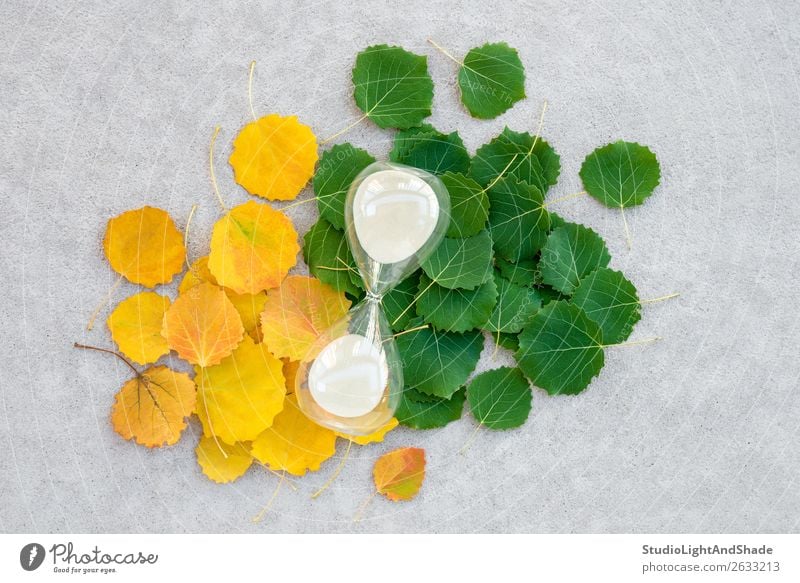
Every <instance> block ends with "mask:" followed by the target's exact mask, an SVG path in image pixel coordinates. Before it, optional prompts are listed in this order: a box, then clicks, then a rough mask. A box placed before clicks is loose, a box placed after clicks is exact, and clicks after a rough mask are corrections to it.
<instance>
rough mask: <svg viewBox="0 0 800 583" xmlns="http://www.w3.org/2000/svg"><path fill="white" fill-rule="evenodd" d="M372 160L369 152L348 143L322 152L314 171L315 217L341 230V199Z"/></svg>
mask: <svg viewBox="0 0 800 583" xmlns="http://www.w3.org/2000/svg"><path fill="white" fill-rule="evenodd" d="M374 161H375V158H373V157H372V156H371V155H370V153H369V152H367V151H366V150H362V149H360V148H356V147H353V146H352V145H351V144H337V145H335V146H334V147H333V148H331V149H330V150H328V151H327V152H324V153H323V154H322V157H321V158H320V160H319V166H318V167H317V172H316V174H314V192H315V193H316V195H317V208H319V216H321V217H322V218H323V219H325V220H327V221H328V222H329V223H330V224H331V225H333V226H334V227H336V228H337V229H340V230H341V229H344V201H345V198H347V189H348V188H350V184H351V183H352V182H353V179H354V178H355V177H356V176H357V175H358V173H359V172H361V171H362V170H363V169H364V168H366V167H367V166H369V165H370V164H372V163H373V162H374Z"/></svg>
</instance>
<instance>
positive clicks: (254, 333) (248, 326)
mask: <svg viewBox="0 0 800 583" xmlns="http://www.w3.org/2000/svg"><path fill="white" fill-rule="evenodd" d="M204 281H207V282H208V283H213V284H214V285H219V283H217V278H216V277H214V274H212V273H211V271H210V270H209V269H208V256H207V255H206V256H203V257H200V258H199V259H196V260H195V261H194V262H193V263H192V266H191V267H190V268H189V271H187V272H186V275H184V276H183V279H182V280H181V284H180V285H179V286H178V293H181V294H182V293H184V292H185V291H186V290H189V289H191V288H193V287H194V286H196V285H197V284H199V283H203V282H204ZM223 289H224V288H223ZM225 293H226V294H227V295H228V298H229V299H230V300H231V303H232V304H233V307H234V308H236V311H237V312H239V316H241V317H242V325H243V326H244V330H245V332H247V333H248V334H249V335H250V337H251V338H252V339H253V340H255V341H256V342H261V330H260V328H259V318H260V317H261V311H262V310H263V309H264V302H266V301H267V294H266V292H263V291H262V292H258V293H257V294H237V293H236V292H234V291H231V290H229V289H225Z"/></svg>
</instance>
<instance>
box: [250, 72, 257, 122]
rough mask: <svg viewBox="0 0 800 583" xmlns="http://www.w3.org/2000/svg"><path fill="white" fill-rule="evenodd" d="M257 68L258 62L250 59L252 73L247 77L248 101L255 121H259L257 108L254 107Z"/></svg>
mask: <svg viewBox="0 0 800 583" xmlns="http://www.w3.org/2000/svg"><path fill="white" fill-rule="evenodd" d="M255 70H256V62H255V61H250V75H249V76H248V79H247V101H248V102H249V103H250V115H252V116H253V121H258V118H257V117H256V110H255V109H253V72H254V71H255Z"/></svg>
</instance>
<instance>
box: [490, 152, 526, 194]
mask: <svg viewBox="0 0 800 583" xmlns="http://www.w3.org/2000/svg"><path fill="white" fill-rule="evenodd" d="M517 156H519V152H517V153H516V154H514V156H512V158H511V160H509V161H508V164H506V167H505V168H503V171H502V172H501V173H500V174H498V175H497V176H495V177H494V180H492V181H491V182H490V183H489V184H488V185H487V186H486V188H484V189H483V191H482V192H486V191H487V190H489V189H491V188H492V187H493V186H494V185H495V184H497V183H498V182H499V181H500V179H501V178H502V177H503V175H504V174H505V173H506V171H507V170H508V169H509V168H510V167H511V165H512V164H513V163H514V160H516V159H517Z"/></svg>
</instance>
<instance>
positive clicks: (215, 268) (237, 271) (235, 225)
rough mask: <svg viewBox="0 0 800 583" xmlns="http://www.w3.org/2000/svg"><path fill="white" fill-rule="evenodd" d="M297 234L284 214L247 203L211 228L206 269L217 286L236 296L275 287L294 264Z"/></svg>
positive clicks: (235, 208) (232, 210) (257, 204)
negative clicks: (227, 289) (228, 290)
mask: <svg viewBox="0 0 800 583" xmlns="http://www.w3.org/2000/svg"><path fill="white" fill-rule="evenodd" d="M298 251H300V246H299V245H298V243H297V231H295V230H294V226H293V225H292V221H291V220H289V217H287V216H286V215H285V214H283V213H282V212H280V211H277V210H275V209H273V208H272V207H270V206H268V205H265V204H259V203H257V202H255V201H252V200H251V201H249V202H246V203H244V204H241V205H239V206H237V207H234V208H232V209H231V210H230V211H229V212H228V213H226V214H225V216H223V217H222V218H221V219H220V220H219V221H217V223H216V224H215V225H214V231H213V233H212V234H211V253H209V256H208V268H209V270H210V271H211V273H212V274H213V275H214V277H215V278H216V280H217V282H218V283H219V285H222V286H225V287H226V288H229V289H231V290H233V291H234V292H236V293H237V294H257V293H258V292H260V291H262V290H267V289H270V288H273V287H278V286H279V285H280V283H281V281H282V280H283V278H284V277H286V274H287V273H289V269H291V268H292V267H294V265H295V264H296V263H297V253H298Z"/></svg>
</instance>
